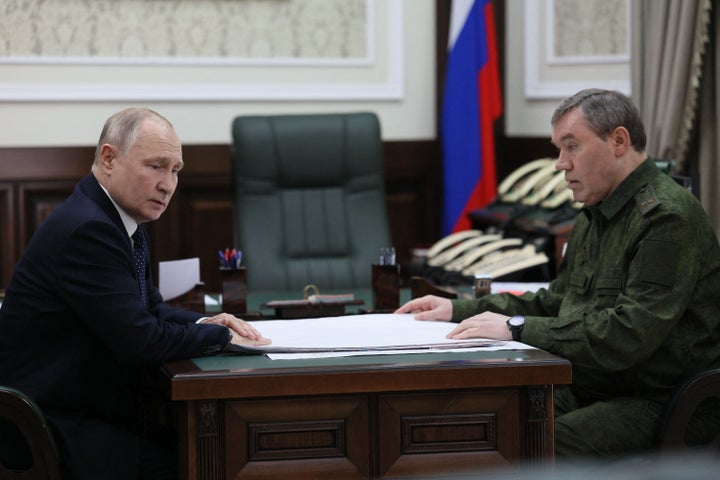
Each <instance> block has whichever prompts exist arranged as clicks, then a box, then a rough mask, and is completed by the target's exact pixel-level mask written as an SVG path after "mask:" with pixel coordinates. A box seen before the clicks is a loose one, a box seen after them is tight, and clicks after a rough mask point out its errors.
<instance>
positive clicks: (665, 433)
mask: <svg viewBox="0 0 720 480" xmlns="http://www.w3.org/2000/svg"><path fill="white" fill-rule="evenodd" d="M710 398H716V401H720V368H719V369H713V370H706V371H703V372H700V373H698V374H697V375H694V376H693V377H692V378H690V379H689V380H687V381H686V382H685V383H684V384H683V385H682V386H681V387H680V388H679V389H678V390H677V392H675V395H674V396H673V397H672V399H671V400H670V402H669V403H668V406H667V408H666V410H665V414H664V417H663V420H662V424H661V425H662V431H661V432H660V448H661V449H662V450H664V451H677V450H687V449H688V446H687V445H686V443H685V434H686V432H687V429H688V426H689V424H690V419H691V418H692V416H693V414H694V413H695V411H696V410H697V408H698V407H699V406H700V404H701V403H703V402H704V401H706V400H708V399H710ZM710 448H714V449H716V451H720V434H718V436H717V437H715V439H714V440H713V441H712V442H711V445H710Z"/></svg>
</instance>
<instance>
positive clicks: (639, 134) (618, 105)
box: [550, 88, 647, 152]
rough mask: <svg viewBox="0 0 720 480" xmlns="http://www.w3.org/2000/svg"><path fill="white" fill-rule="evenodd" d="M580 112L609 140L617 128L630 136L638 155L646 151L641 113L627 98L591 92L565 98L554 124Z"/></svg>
mask: <svg viewBox="0 0 720 480" xmlns="http://www.w3.org/2000/svg"><path fill="white" fill-rule="evenodd" d="M576 108H580V110H581V111H582V113H583V116H584V117H585V121H586V122H587V124H588V127H589V128H590V130H592V131H593V132H594V133H595V134H596V135H597V136H598V137H600V138H601V139H603V140H607V138H608V135H610V133H612V131H613V130H615V129H616V128H617V127H625V128H626V129H627V131H628V133H629V134H630V143H631V144H632V147H633V149H634V150H635V151H637V152H642V151H644V150H645V147H646V144H647V136H646V134H645V126H644V125H643V122H642V119H641V118H640V112H638V109H637V107H635V105H634V104H633V103H632V102H631V101H630V99H629V98H628V97H626V96H625V95H623V94H622V93H620V92H616V91H613V90H603V89H599V88H588V89H585V90H581V91H579V92H578V93H576V94H575V95H573V96H571V97H569V98H566V99H565V100H563V102H562V103H561V104H560V106H558V107H557V109H556V110H555V112H554V113H553V116H552V119H551V121H550V123H551V125H552V126H553V127H554V126H555V124H556V123H557V122H558V121H559V120H560V119H561V118H562V117H564V116H565V115H566V114H568V113H569V112H571V111H572V110H575V109H576Z"/></svg>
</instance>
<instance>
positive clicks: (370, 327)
mask: <svg viewBox="0 0 720 480" xmlns="http://www.w3.org/2000/svg"><path fill="white" fill-rule="evenodd" d="M250 323H252V324H253V326H254V327H255V328H256V329H258V331H260V332H261V333H262V334H263V336H265V337H267V338H270V339H271V340H272V344H271V345H266V346H260V347H251V348H248V349H247V350H248V351H247V353H264V354H268V356H269V357H270V358H274V359H281V358H284V359H289V358H309V357H325V356H345V355H373V354H392V353H410V352H415V351H421V352H422V351H457V350H462V351H466V350H467V349H468V348H482V349H488V348H495V349H497V348H507V349H514V348H523V347H525V348H527V346H524V345H523V344H520V343H516V342H504V341H499V340H490V339H482V338H479V339H468V340H449V339H447V338H445V337H446V335H447V334H448V333H450V332H451V331H452V330H453V329H454V328H455V327H456V326H457V324H455V323H451V322H437V321H418V320H415V318H414V317H413V316H412V315H410V314H366V315H346V316H341V317H324V318H309V319H294V320H263V321H254V322H250ZM508 344H512V345H508Z"/></svg>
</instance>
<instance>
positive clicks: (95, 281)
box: [0, 108, 269, 480]
mask: <svg viewBox="0 0 720 480" xmlns="http://www.w3.org/2000/svg"><path fill="white" fill-rule="evenodd" d="M182 167H183V160H182V149H181V144H180V140H179V139H178V137H177V135H176V133H175V131H174V129H173V127H172V125H171V124H170V122H168V121H167V120H166V119H165V118H163V117H162V116H160V115H159V114H157V113H156V112H153V111H151V110H147V109H142V108H131V109H126V110H123V111H121V112H119V113H117V114H115V115H113V116H112V117H110V118H109V119H108V120H107V122H106V124H105V127H104V129H103V131H102V134H101V136H100V141H99V143H98V146H97V149H96V152H95V161H94V163H93V166H92V172H91V174H90V175H88V176H87V177H85V178H83V179H82V180H81V181H80V182H79V183H78V184H77V186H76V187H75V191H74V193H73V194H72V195H71V196H70V197H69V198H68V199H67V200H66V201H65V202H64V203H63V204H62V205H60V206H58V207H57V208H56V209H55V210H54V211H53V213H52V214H51V215H50V216H49V217H48V219H47V220H46V221H45V222H44V223H43V224H42V225H41V227H40V228H39V229H38V231H37V232H36V234H35V235H34V237H33V238H32V240H31V241H30V244H29V245H28V247H27V249H26V251H25V252H24V254H23V256H22V258H21V259H20V261H19V262H18V264H17V265H16V267H15V270H14V272H13V277H12V279H11V281H10V284H9V286H8V288H7V291H6V296H5V299H4V301H3V303H2V307H0V384H5V385H10V386H13V387H15V388H18V389H20V390H23V391H25V392H26V393H28V394H29V395H30V396H31V397H32V398H34V399H35V401H36V402H37V403H38V404H39V405H40V407H41V409H42V410H43V412H44V413H45V415H46V417H47V419H48V422H49V423H50V425H51V426H52V428H53V431H54V433H55V437H56V440H57V441H58V445H59V449H60V455H61V461H62V464H63V465H62V467H63V473H64V476H66V477H67V478H72V479H86V478H87V479H91V478H92V479H100V478H102V479H115V478H117V479H123V480H127V479H136V478H153V479H155V480H157V479H159V478H173V477H174V476H175V475H176V465H175V460H174V457H173V455H172V453H170V452H168V451H167V450H165V449H164V448H163V446H161V445H159V444H156V443H153V442H150V441H149V440H148V439H146V438H143V436H142V435H141V431H142V425H141V423H142V422H141V421H139V419H140V418H142V417H141V416H140V412H139V411H138V410H139V408H138V407H139V405H140V404H141V401H140V399H141V393H142V389H141V388H140V381H141V378H142V371H143V369H144V368H146V367H152V366H157V365H159V364H160V363H161V362H164V361H167V360H173V359H181V358H191V357H199V356H205V355H212V354H216V353H218V352H221V351H223V350H224V349H226V348H227V347H228V346H229V345H230V344H239V345H259V344H267V343H269V340H267V339H265V338H263V337H262V336H261V335H260V333H259V332H258V331H257V330H255V329H254V328H253V327H252V326H251V325H250V324H248V323H246V322H244V321H242V320H240V319H238V318H236V317H234V316H232V315H228V314H220V315H217V316H214V317H209V318H202V317H201V315H199V314H196V313H192V312H188V311H184V310H180V309H175V308H173V307H170V306H169V305H168V304H166V303H164V302H163V299H162V297H161V295H160V293H159V292H158V290H157V289H156V288H155V287H154V285H153V282H152V279H151V275H150V273H149V272H150V268H149V261H148V258H147V254H146V252H147V248H146V247H145V246H144V244H145V242H146V241H147V237H146V235H145V232H144V230H143V228H142V224H143V223H145V222H149V221H152V220H156V219H158V218H159V217H160V215H161V214H162V213H163V212H164V211H165V209H166V208H167V205H168V202H169V201H170V198H171V197H172V195H173V192H174V191H175V187H176V186H177V183H178V172H179V171H180V169H181V168H182ZM135 252H137V255H136V254H135ZM139 277H142V278H139Z"/></svg>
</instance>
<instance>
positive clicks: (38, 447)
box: [0, 386, 60, 480]
mask: <svg viewBox="0 0 720 480" xmlns="http://www.w3.org/2000/svg"><path fill="white" fill-rule="evenodd" d="M0 478H2V479H3V480H21V479H22V480H35V479H37V480H55V479H59V478H60V466H59V457H58V453H57V448H56V446H55V442H54V440H53V436H52V433H51V431H50V427H49V426H48V425H47V423H46V422H45V418H44V417H43V414H42V412H41V411H40V409H39V408H38V406H37V405H36V404H35V402H34V401H33V400H32V399H31V398H30V397H28V396H27V395H26V394H24V393H23V392H21V391H19V390H16V389H14V388H10V387H5V386H0Z"/></svg>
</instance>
